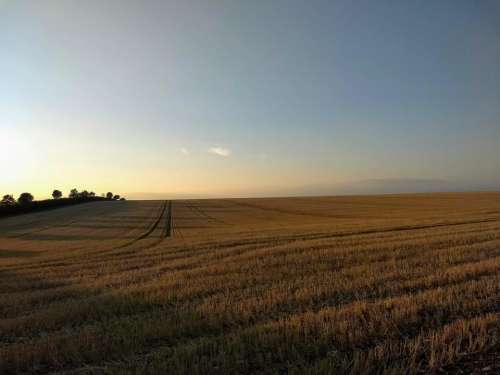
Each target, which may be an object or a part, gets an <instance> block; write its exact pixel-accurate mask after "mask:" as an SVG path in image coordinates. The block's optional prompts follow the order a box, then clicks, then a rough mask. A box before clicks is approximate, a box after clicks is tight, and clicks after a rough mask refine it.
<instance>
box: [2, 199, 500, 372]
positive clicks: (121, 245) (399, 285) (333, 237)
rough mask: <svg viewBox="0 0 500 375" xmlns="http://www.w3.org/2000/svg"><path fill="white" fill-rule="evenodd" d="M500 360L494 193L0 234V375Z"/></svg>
mask: <svg viewBox="0 0 500 375" xmlns="http://www.w3.org/2000/svg"><path fill="white" fill-rule="evenodd" d="M499 353H500V193H454V194H451V193H450V194H415V195H410V194H408V195H388V196H364V197H361V196H359V197H354V196H352V197H318V198H272V199H271V198H270V199H219V200H184V201H182V200H180V201H168V202H165V201H125V202H95V203H88V204H82V205H78V206H73V207H65V208H61V209H57V210H53V211H46V212H39V213H34V214H28V215H22V216H16V217H11V218H6V219H1V220H0V373H2V374H14V373H57V374H101V373H102V374H108V373H109V374H142V373H150V374H157V373H158V374H170V373H171V374H211V373H214V374H246V373H259V374H284V373H289V374H332V373H333V374H336V373H339V374H344V373H345V374H348V373H354V374H365V373H366V374H369V373H392V374H400V373H405V374H407V373H410V374H411V373H433V372H436V373H440V372H443V371H445V372H449V373H456V372H457V371H460V370H463V371H465V372H474V371H476V372H477V373H499V372H500V367H496V366H497V364H499V363H500V356H499ZM483 370H484V371H483Z"/></svg>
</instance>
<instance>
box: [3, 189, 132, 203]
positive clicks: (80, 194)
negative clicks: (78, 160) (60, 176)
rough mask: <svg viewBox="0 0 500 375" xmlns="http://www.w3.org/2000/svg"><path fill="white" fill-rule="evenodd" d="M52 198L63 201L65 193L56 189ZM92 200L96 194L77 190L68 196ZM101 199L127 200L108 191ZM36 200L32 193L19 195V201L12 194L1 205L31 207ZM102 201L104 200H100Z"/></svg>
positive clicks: (4, 197) (5, 196)
mask: <svg viewBox="0 0 500 375" xmlns="http://www.w3.org/2000/svg"><path fill="white" fill-rule="evenodd" d="M52 198H53V199H61V198H63V193H62V192H61V191H60V190H57V189H55V190H54V191H53V192H52ZM92 198H96V194H95V193H94V192H93V191H87V190H83V191H78V190H77V189H71V191H70V192H69V194H68V199H74V200H77V199H78V200H91V199H92ZM101 198H104V199H106V200H110V201H111V200H115V201H117V200H122V201H124V200H125V198H123V197H120V195H118V194H113V193H112V192H110V191H108V192H107V193H106V194H104V193H102V194H101ZM34 200H35V198H34V196H33V194H31V193H21V195H19V198H17V200H16V199H15V198H14V196H13V195H12V194H5V195H4V196H3V197H2V200H1V201H0V205H2V206H13V205H16V204H17V205H29V204H30V203H33V201H34ZM99 200H102V199H99Z"/></svg>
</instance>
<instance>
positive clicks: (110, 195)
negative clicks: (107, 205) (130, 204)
mask: <svg viewBox="0 0 500 375" xmlns="http://www.w3.org/2000/svg"><path fill="white" fill-rule="evenodd" d="M106 198H107V199H109V200H111V199H113V193H112V192H110V191H108V192H107V193H106Z"/></svg>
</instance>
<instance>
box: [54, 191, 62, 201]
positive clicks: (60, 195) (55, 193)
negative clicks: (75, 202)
mask: <svg viewBox="0 0 500 375" xmlns="http://www.w3.org/2000/svg"><path fill="white" fill-rule="evenodd" d="M61 197H62V193H61V190H57V189H56V190H54V191H53V192H52V198H54V199H59V198H61Z"/></svg>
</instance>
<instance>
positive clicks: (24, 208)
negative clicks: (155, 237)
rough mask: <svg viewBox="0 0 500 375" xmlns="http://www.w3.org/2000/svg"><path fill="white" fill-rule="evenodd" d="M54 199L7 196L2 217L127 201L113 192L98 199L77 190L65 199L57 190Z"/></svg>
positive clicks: (0, 209)
mask: <svg viewBox="0 0 500 375" xmlns="http://www.w3.org/2000/svg"><path fill="white" fill-rule="evenodd" d="M52 198H53V199H44V200H39V201H36V200H35V199H34V197H33V195H32V194H30V193H22V194H21V195H20V196H19V198H18V199H17V200H16V199H15V198H14V196H13V195H12V194H6V195H4V196H3V197H2V200H0V217H1V216H10V215H18V214H24V213H29V212H35V211H42V210H49V209H53V208H58V207H64V206H69V205H73V204H80V203H86V202H94V201H111V200H115V201H118V200H121V201H123V200H125V198H120V196H119V195H114V194H113V193H111V192H108V193H107V194H106V195H104V193H103V194H102V196H100V197H98V196H96V194H95V193H94V192H93V191H91V192H89V191H87V190H83V191H81V192H79V191H78V190H77V189H71V191H70V192H69V194H68V197H67V198H63V194H62V192H61V191H60V190H57V189H55V190H54V191H53V192H52Z"/></svg>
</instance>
